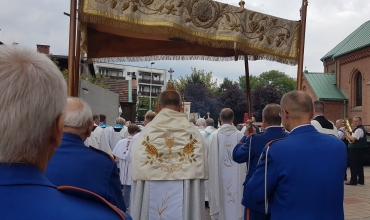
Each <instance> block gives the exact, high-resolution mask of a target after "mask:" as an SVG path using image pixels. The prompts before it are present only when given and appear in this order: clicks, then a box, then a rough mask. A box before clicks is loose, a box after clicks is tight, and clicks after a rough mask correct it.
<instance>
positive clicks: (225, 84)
mask: <svg viewBox="0 0 370 220" xmlns="http://www.w3.org/2000/svg"><path fill="white" fill-rule="evenodd" d="M232 85H234V86H236V87H239V84H238V83H237V82H233V81H232V80H230V79H229V78H227V77H225V78H224V81H223V82H222V83H221V85H220V87H219V91H218V92H219V93H222V92H224V91H225V90H227V89H228V88H229V87H231V86H232Z"/></svg>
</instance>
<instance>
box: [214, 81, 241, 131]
mask: <svg viewBox="0 0 370 220" xmlns="http://www.w3.org/2000/svg"><path fill="white" fill-rule="evenodd" d="M217 101H218V105H219V109H220V110H221V109H223V108H231V109H232V110H233V112H234V124H238V123H242V122H243V118H244V113H245V112H247V95H246V94H245V92H244V91H242V90H241V89H240V88H239V86H238V85H237V84H231V85H229V86H228V87H227V88H226V89H225V90H223V91H222V92H221V93H220V94H219V96H218V97H217Z"/></svg>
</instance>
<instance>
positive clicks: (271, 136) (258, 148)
mask: <svg viewBox="0 0 370 220" xmlns="http://www.w3.org/2000/svg"><path fill="white" fill-rule="evenodd" d="M286 136H287V133H286V132H285V131H283V128H282V127H280V126H279V127H269V128H267V129H266V130H265V131H264V132H263V133H257V134H254V135H253V136H252V145H251V159H250V164H249V171H248V174H247V176H246V177H245V182H244V190H243V199H242V204H243V206H245V207H246V208H250V209H252V210H255V211H258V212H262V213H264V212H265V208H264V205H257V204H255V203H254V202H253V201H248V200H247V195H248V191H247V190H246V189H245V188H246V186H247V183H248V181H249V180H250V178H251V177H252V175H253V173H254V172H255V171H256V166H257V163H258V160H259V158H260V155H261V153H262V151H263V148H264V147H265V145H266V144H267V143H268V142H270V141H271V140H275V139H280V138H285V137H286ZM250 140H251V137H250V136H244V137H243V138H242V139H241V140H240V141H239V143H238V145H236V146H235V148H234V151H233V160H234V161H235V162H237V163H248V158H249V150H250V149H249V143H250Z"/></svg>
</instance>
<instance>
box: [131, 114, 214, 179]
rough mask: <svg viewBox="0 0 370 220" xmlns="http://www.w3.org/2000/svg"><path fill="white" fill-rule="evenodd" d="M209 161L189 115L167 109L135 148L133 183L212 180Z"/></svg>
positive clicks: (147, 128)
mask: <svg viewBox="0 0 370 220" xmlns="http://www.w3.org/2000/svg"><path fill="white" fill-rule="evenodd" d="M207 158H208V148H207V147H206V144H205V142H204V138H203V137H202V135H201V134H200V132H199V131H198V129H197V128H196V127H195V126H194V125H192V124H190V123H189V121H188V119H187V115H186V114H184V113H180V112H177V111H174V110H171V109H168V108H163V109H162V110H161V111H160V112H159V113H158V114H157V116H155V118H154V119H153V121H151V122H150V123H149V124H148V125H147V126H145V128H144V129H143V131H142V132H141V133H140V135H139V137H138V138H137V140H136V141H135V142H134V144H133V146H132V149H131V162H132V174H133V179H134V180H135V181H138V180H186V179H208V162H207Z"/></svg>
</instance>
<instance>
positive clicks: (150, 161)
mask: <svg viewBox="0 0 370 220" xmlns="http://www.w3.org/2000/svg"><path fill="white" fill-rule="evenodd" d="M164 142H165V145H166V146H167V147H168V153H167V152H166V153H162V152H161V153H159V152H158V149H157V148H156V147H155V146H154V145H152V144H151V139H150V137H149V135H147V136H146V137H145V140H144V141H143V142H142V143H141V144H142V145H143V146H145V152H146V159H145V162H144V165H143V166H145V165H150V166H155V165H156V166H159V168H160V169H161V170H162V171H163V172H166V173H173V172H179V171H181V170H182V168H183V165H184V164H192V163H193V162H197V160H196V159H195V157H196V156H195V154H194V150H195V146H194V144H196V143H197V142H198V140H197V139H195V137H194V136H193V134H190V135H189V142H188V144H186V145H185V146H184V148H182V151H181V152H177V153H172V147H173V145H174V143H175V135H174V133H172V132H166V133H165V137H164Z"/></svg>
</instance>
